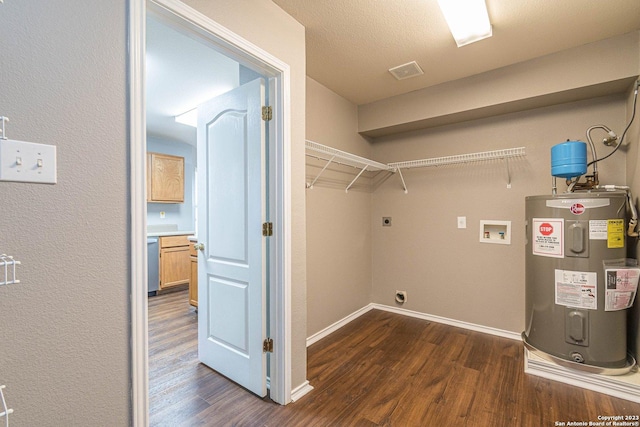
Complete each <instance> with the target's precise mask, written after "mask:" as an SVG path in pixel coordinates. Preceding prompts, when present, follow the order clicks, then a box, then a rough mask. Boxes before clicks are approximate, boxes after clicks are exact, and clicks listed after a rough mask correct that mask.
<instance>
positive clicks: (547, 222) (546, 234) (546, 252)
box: [531, 218, 564, 258]
mask: <svg viewBox="0 0 640 427" xmlns="http://www.w3.org/2000/svg"><path fill="white" fill-rule="evenodd" d="M532 229H533V238H532V239H531V240H532V243H533V254H534V255H538V256H547V257H552V258H564V219H562V218H533V219H532Z"/></svg>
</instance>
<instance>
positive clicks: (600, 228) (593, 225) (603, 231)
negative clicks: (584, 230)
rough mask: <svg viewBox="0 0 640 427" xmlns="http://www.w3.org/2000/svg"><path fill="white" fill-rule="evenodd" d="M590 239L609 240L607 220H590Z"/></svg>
mask: <svg viewBox="0 0 640 427" xmlns="http://www.w3.org/2000/svg"><path fill="white" fill-rule="evenodd" d="M589 239H591V240H607V220H606V219H591V220H589Z"/></svg>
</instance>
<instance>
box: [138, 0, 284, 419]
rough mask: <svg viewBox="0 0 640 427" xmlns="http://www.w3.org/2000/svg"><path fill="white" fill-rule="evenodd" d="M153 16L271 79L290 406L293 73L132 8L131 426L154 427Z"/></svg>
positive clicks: (191, 18) (168, 9)
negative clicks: (148, 48)
mask: <svg viewBox="0 0 640 427" xmlns="http://www.w3.org/2000/svg"><path fill="white" fill-rule="evenodd" d="M148 11H152V12H153V13H157V14H160V15H161V16H163V17H165V18H166V19H168V20H169V21H170V22H171V23H172V24H174V25H178V26H179V28H180V29H181V30H182V31H186V32H187V33H191V34H193V35H196V36H198V37H204V38H205V39H207V40H208V41H209V42H210V43H211V44H212V46H215V47H216V49H217V50H219V51H220V52H222V53H223V54H225V55H227V56H229V57H230V58H233V59H234V60H236V61H238V62H240V63H242V64H243V65H245V66H248V67H250V68H253V69H255V70H258V71H259V72H260V73H261V74H263V75H265V76H267V77H268V78H269V82H270V84H271V87H272V88H273V89H275V90H273V91H272V92H271V93H270V104H271V106H272V108H273V121H272V122H271V123H270V130H269V158H268V160H267V161H268V162H269V167H268V169H269V178H268V180H269V183H268V186H269V187H268V194H269V198H268V204H269V206H268V209H269V212H270V219H271V221H272V222H273V223H274V224H276V227H274V234H273V237H271V238H270V239H271V240H270V243H269V248H270V249H269V257H270V261H269V267H270V268H269V282H270V286H269V291H268V292H269V300H270V305H269V307H268V310H269V316H270V336H271V338H273V340H274V352H273V353H272V354H271V357H270V362H269V368H270V394H271V399H272V400H274V401H275V402H277V403H280V404H283V405H284V404H287V403H289V402H290V401H291V206H292V203H291V101H290V97H291V96H290V93H291V89H290V88H291V73H290V67H289V65H288V64H286V63H284V62H282V61H281V60H279V59H278V58H276V57H275V56H273V55H271V54H270V53H269V52H266V51H264V50H263V49H261V48H260V47H258V46H256V45H254V44H253V43H251V42H249V41H247V40H245V39H244V38H242V37H240V36H238V35H237V34H235V33H233V32H232V31H230V30H228V29H227V28H225V27H223V26H222V25H220V24H218V23H217V22H215V21H213V20H212V19H211V18H209V17H207V16H205V15H203V14H202V13H200V12H198V11H196V10H195V9H193V8H191V7H189V6H187V5H185V4H184V3H182V2H180V1H178V0H128V12H129V23H128V24H129V40H128V47H129V52H128V68H129V70H128V71H129V120H130V125H129V126H130V128H129V139H130V142H129V160H130V176H129V179H130V206H131V219H130V221H131V223H130V235H131V248H130V250H131V254H130V256H131V258H130V260H131V261H130V262H131V271H130V274H131V394H132V396H131V397H132V409H131V410H132V415H131V416H132V424H133V425H134V426H141V427H142V426H147V425H148V422H149V372H148V371H149V361H148V305H147V289H146V288H147V249H146V240H147V239H146V237H147V217H146V214H147V206H146V151H147V143H146V117H145V114H146V111H145V40H146V39H145V34H146V16H147V13H148Z"/></svg>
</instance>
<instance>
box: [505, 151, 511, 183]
mask: <svg viewBox="0 0 640 427" xmlns="http://www.w3.org/2000/svg"><path fill="white" fill-rule="evenodd" d="M504 161H505V164H506V167H507V188H511V172H510V171H509V158H508V157H505V158H504Z"/></svg>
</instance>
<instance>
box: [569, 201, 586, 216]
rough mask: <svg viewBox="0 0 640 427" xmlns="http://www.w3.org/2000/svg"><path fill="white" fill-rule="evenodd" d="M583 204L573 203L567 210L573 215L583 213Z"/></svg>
mask: <svg viewBox="0 0 640 427" xmlns="http://www.w3.org/2000/svg"><path fill="white" fill-rule="evenodd" d="M584 209H585V208H584V205H583V204H582V203H574V204H573V205H571V207H570V208H569V210H570V211H571V213H572V214H574V215H582V214H583V213H584Z"/></svg>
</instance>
